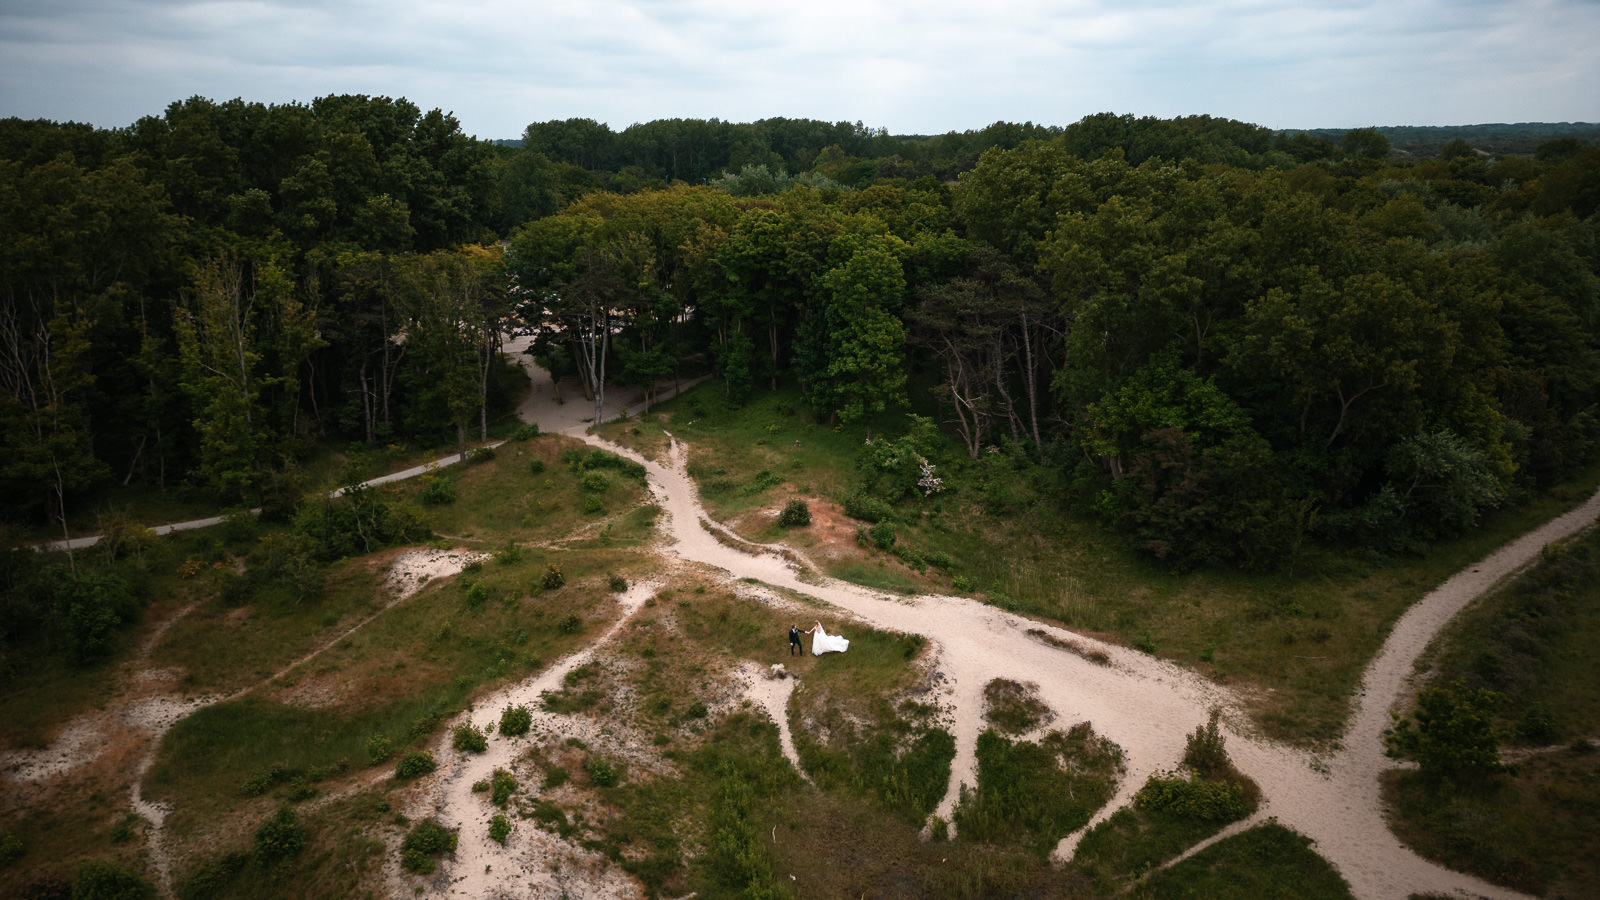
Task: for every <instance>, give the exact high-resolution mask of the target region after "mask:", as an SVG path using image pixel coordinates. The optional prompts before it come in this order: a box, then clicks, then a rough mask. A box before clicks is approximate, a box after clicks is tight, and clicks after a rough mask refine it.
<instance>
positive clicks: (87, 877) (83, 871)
mask: <svg viewBox="0 0 1600 900" xmlns="http://www.w3.org/2000/svg"><path fill="white" fill-rule="evenodd" d="M155 895H156V888H155V885H153V884H151V883H150V882H148V881H145V880H144V879H143V878H140V877H139V876H138V875H136V874H134V873H133V872H131V871H129V870H128V869H125V868H123V867H122V866H119V865H117V864H116V863H114V862H111V861H110V860H106V859H91V860H89V861H88V862H85V863H83V864H82V865H80V866H78V874H77V875H76V876H75V877H74V878H73V879H72V900H145V898H148V897H154V896H155Z"/></svg>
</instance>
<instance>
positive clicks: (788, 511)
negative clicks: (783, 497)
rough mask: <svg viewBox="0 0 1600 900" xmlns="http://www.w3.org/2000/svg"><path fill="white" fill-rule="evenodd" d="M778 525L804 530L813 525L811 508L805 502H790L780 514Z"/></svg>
mask: <svg viewBox="0 0 1600 900" xmlns="http://www.w3.org/2000/svg"><path fill="white" fill-rule="evenodd" d="M778 524H779V525H782V526H783V527H785V528H803V527H805V526H807V525H810V524H811V507H810V506H807V505H806V502H805V501H804V500H798V499H796V500H790V501H789V502H788V503H786V504H784V507H783V512H781V513H779V514H778Z"/></svg>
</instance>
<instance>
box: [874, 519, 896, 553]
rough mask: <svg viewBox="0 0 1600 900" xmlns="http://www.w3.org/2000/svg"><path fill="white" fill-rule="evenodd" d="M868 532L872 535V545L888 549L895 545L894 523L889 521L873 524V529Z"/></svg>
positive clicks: (880, 548)
mask: <svg viewBox="0 0 1600 900" xmlns="http://www.w3.org/2000/svg"><path fill="white" fill-rule="evenodd" d="M867 533H868V534H869V535H870V536H871V537H872V546H874V547H877V548H878V549H879V550H888V549H889V548H890V547H893V546H894V542H895V532H894V525H892V524H890V523H888V522H879V523H878V524H876V525H874V526H872V529H871V530H870V531H868V532H867Z"/></svg>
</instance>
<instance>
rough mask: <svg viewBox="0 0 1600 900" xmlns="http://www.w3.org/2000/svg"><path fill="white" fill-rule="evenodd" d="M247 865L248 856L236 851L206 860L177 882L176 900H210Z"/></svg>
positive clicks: (248, 862)
mask: <svg viewBox="0 0 1600 900" xmlns="http://www.w3.org/2000/svg"><path fill="white" fill-rule="evenodd" d="M249 864H250V854H248V853H239V852H237V851H235V852H232V853H224V854H222V855H221V856H219V857H217V858H216V859H213V860H208V861H207V862H205V863H203V864H202V865H201V866H200V868H198V869H195V870H194V871H193V872H191V873H189V876H188V877H187V878H185V879H183V880H182V881H180V882H178V888H177V894H178V900H212V898H213V897H217V896H220V895H221V894H222V892H223V889H224V888H226V887H227V886H228V884H229V883H230V882H231V881H233V878H234V876H236V875H238V874H239V873H240V872H242V871H244V867H245V866H247V865H249Z"/></svg>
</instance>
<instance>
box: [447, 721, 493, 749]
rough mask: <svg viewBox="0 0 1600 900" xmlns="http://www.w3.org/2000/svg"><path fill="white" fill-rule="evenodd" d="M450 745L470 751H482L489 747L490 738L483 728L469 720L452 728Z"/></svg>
mask: <svg viewBox="0 0 1600 900" xmlns="http://www.w3.org/2000/svg"><path fill="white" fill-rule="evenodd" d="M450 746H452V747H454V748H456V749H457V750H463V751H467V752H470V753H482V752H483V751H485V750H488V749H489V738H488V736H486V735H485V734H484V733H483V729H481V728H479V727H478V726H476V725H473V724H472V723H471V722H467V723H466V724H463V725H457V726H456V727H454V728H452V729H450Z"/></svg>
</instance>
